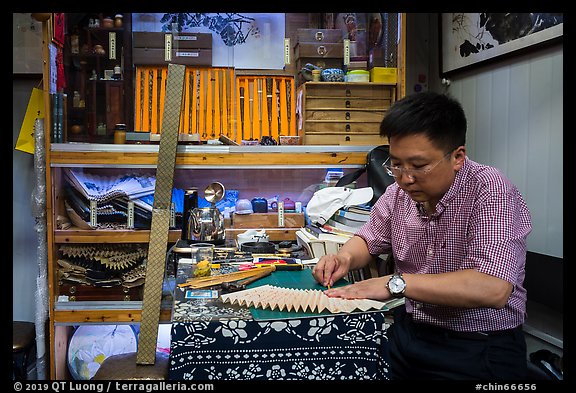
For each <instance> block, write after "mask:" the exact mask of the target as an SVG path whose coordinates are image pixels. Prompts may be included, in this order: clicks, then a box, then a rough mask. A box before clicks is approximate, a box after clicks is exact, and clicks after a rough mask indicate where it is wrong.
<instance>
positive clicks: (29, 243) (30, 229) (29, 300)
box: [12, 77, 40, 322]
mask: <svg viewBox="0 0 576 393" xmlns="http://www.w3.org/2000/svg"><path fill="white" fill-rule="evenodd" d="M39 82H40V79H29V78H25V79H23V78H17V77H14V79H13V84H12V100H13V108H12V147H14V146H16V140H17V139H18V134H19V133H20V126H21V125H22V120H23V119H24V114H25V113H26V108H27V106H28V100H29V98H30V93H31V92H32V89H33V88H34V87H36V86H38V83H39ZM34 180H35V175H34V156H33V155H32V154H28V153H24V152H21V151H19V150H16V149H13V150H12V319H13V320H14V321H30V322H34V318H35V317H34V314H35V299H34V296H35V293H36V291H35V289H36V276H37V275H38V261H37V259H36V258H37V254H36V249H37V248H38V240H37V234H36V231H35V229H34V225H35V220H34V217H33V216H32V211H31V203H32V190H33V189H34Z"/></svg>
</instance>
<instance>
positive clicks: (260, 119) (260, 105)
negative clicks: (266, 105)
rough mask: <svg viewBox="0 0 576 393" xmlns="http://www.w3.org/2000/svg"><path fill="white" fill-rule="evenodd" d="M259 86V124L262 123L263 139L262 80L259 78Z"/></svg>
mask: <svg viewBox="0 0 576 393" xmlns="http://www.w3.org/2000/svg"><path fill="white" fill-rule="evenodd" d="M256 82H257V84H258V122H259V123H260V138H258V139H261V138H262V134H263V132H262V79H261V78H258V79H257V80H256Z"/></svg>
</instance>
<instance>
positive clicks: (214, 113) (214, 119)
mask: <svg viewBox="0 0 576 393" xmlns="http://www.w3.org/2000/svg"><path fill="white" fill-rule="evenodd" d="M210 81H211V82H212V133H211V134H210V136H211V137H212V139H214V137H215V136H216V70H212V77H211V78H210Z"/></svg>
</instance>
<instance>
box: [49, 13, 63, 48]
mask: <svg viewBox="0 0 576 393" xmlns="http://www.w3.org/2000/svg"><path fill="white" fill-rule="evenodd" d="M64 30H65V25H64V13H63V12H54V13H53V14H52V42H53V43H54V44H56V45H58V46H59V47H61V48H62V47H63V46H64Z"/></svg>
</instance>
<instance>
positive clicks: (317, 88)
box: [304, 82, 396, 100]
mask: <svg viewBox="0 0 576 393" xmlns="http://www.w3.org/2000/svg"><path fill="white" fill-rule="evenodd" d="M304 86H305V89H306V93H305V94H306V98H311V97H341V98H370V99H385V100H392V99H393V98H394V97H396V86H394V85H384V84H376V83H370V82H366V83H363V82H355V83H345V82H334V83H330V82H309V83H306V84H305V85H304Z"/></svg>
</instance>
